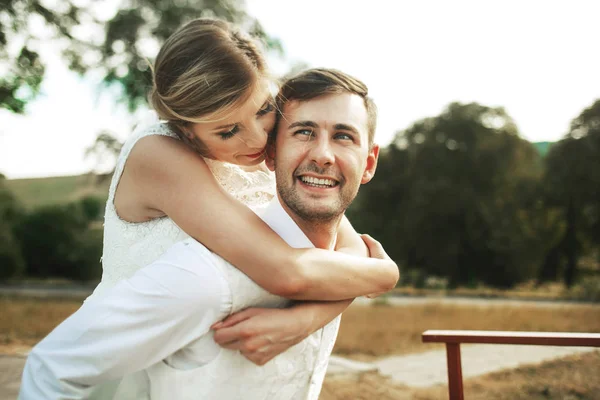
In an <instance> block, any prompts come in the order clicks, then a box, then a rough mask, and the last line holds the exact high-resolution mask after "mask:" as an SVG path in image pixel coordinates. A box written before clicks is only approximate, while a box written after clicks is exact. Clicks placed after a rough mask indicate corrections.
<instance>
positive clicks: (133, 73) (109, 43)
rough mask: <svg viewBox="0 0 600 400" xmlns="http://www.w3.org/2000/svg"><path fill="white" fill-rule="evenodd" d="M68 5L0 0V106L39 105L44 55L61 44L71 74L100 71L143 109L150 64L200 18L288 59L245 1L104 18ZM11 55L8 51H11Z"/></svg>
mask: <svg viewBox="0 0 600 400" xmlns="http://www.w3.org/2000/svg"><path fill="white" fill-rule="evenodd" d="M79 4H85V5H81V6H80V5H77V4H75V3H74V2H71V1H67V0H56V1H53V2H47V1H40V0H3V1H0V5H1V8H0V66H2V67H3V68H4V69H5V70H6V71H8V72H7V73H6V74H5V75H4V76H3V77H2V78H0V107H3V108H6V109H8V110H10V111H12V112H15V113H22V112H24V110H25V106H26V104H27V102H28V101H30V100H32V99H33V98H35V96H36V94H37V93H38V91H39V88H40V84H41V82H42V80H43V78H44V73H45V63H44V60H43V59H42V58H41V57H40V48H41V47H42V46H44V45H45V44H46V43H48V42H50V41H52V42H54V43H57V44H60V47H61V49H62V56H63V58H64V60H65V61H66V62H67V64H68V65H69V67H70V68H71V69H72V70H74V71H76V72H79V73H82V74H83V73H85V72H87V71H92V70H93V71H98V72H99V73H101V74H102V76H103V77H104V82H105V83H106V84H107V85H110V86H113V85H114V84H116V86H117V87H119V88H120V89H121V93H122V98H123V100H124V101H126V103H127V104H128V106H129V108H130V109H131V110H134V109H136V108H137V107H138V106H139V105H140V104H143V103H144V102H145V97H146V93H147V90H148V87H149V86H150V83H151V81H150V71H149V65H148V59H152V58H153V57H154V56H155V55H156V52H157V51H158V48H159V47H160V45H161V44H162V42H163V41H164V40H165V39H166V38H167V37H168V36H169V35H170V34H171V33H172V32H173V31H174V30H175V29H176V28H177V27H179V26H180V25H182V24H183V23H185V22H187V21H189V20H191V19H194V18H198V17H201V16H211V17H218V18H221V19H225V20H227V21H231V22H233V23H236V24H238V25H240V26H242V27H243V28H244V29H246V30H247V31H248V32H250V33H251V34H252V35H254V36H256V37H257V38H259V39H261V40H262V41H263V42H264V43H265V45H266V47H267V48H268V49H271V50H273V51H276V52H279V53H282V52H283V50H282V46H281V44H280V42H279V41H278V40H277V39H275V38H272V37H270V36H268V35H267V34H266V33H265V31H264V29H263V27H262V26H261V25H260V23H259V22H258V21H257V20H256V19H255V18H253V17H251V16H250V15H248V13H247V12H246V11H245V8H244V4H243V2H242V1H236V0H206V1H199V2H195V1H186V0H181V1H163V0H126V1H121V2H118V3H115V4H116V5H115V9H114V13H113V14H112V15H111V16H109V17H106V16H105V15H103V14H105V13H106V11H107V10H106V6H105V5H103V4H100V3H99V2H87V3H79ZM9 49H10V50H9Z"/></svg>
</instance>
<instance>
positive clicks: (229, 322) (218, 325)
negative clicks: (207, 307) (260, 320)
mask: <svg viewBox="0 0 600 400" xmlns="http://www.w3.org/2000/svg"><path fill="white" fill-rule="evenodd" d="M255 310H256V309H255V308H247V309H245V310H242V311H240V312H237V313H235V314H231V315H230V316H228V317H227V318H225V319H224V320H223V321H219V322H215V323H214V324H213V325H212V326H211V327H210V329H223V328H229V327H230V326H233V325H236V324H239V323H240V322H243V321H245V320H247V319H248V318H251V317H252V316H253V315H255V314H256V311H255Z"/></svg>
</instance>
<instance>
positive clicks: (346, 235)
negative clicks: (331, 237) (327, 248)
mask: <svg viewBox="0 0 600 400" xmlns="http://www.w3.org/2000/svg"><path fill="white" fill-rule="evenodd" d="M335 250H336V251H341V252H343V253H346V254H352V255H355V256H362V257H369V249H368V248H367V245H366V244H365V242H364V241H363V240H362V239H361V237H360V235H359V234H358V233H356V231H355V230H354V227H353V226H352V224H351V223H350V221H349V220H348V218H347V217H346V216H345V215H344V217H343V218H342V221H341V222H340V226H339V228H338V237H337V242H336V244H335Z"/></svg>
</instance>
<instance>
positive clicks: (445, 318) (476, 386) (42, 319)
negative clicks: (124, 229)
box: [0, 297, 600, 400]
mask: <svg viewBox="0 0 600 400" xmlns="http://www.w3.org/2000/svg"><path fill="white" fill-rule="evenodd" d="M80 304H81V302H80V301H74V300H36V299H23V298H7V297H5V298H0V316H1V318H0V353H13V352H15V351H21V350H23V349H26V348H27V347H30V346H32V345H34V344H35V343H37V342H38V341H39V340H40V339H41V338H43V337H44V336H45V335H46V334H47V333H48V332H50V331H51V330H52V329H53V328H54V327H55V326H56V325H57V324H58V323H60V322H61V321H62V320H64V319H65V318H67V317H68V316H69V315H70V314H71V313H72V312H74V311H75V310H77V308H79V306H80ZM427 329H495V330H537V331H573V332H575V331H585V332H600V306H597V305H596V306H592V305H569V306H564V307H563V306H560V307H557V306H553V307H537V306H519V307H514V306H494V307H485V306H457V305H442V304H439V305H436V304H428V305H411V306H390V305H385V304H380V305H377V306H361V305H353V306H352V307H350V308H349V309H348V310H347V311H346V312H345V313H344V316H343V318H342V326H341V329H340V333H339V336H338V340H337V344H336V347H335V350H334V352H335V353H337V354H340V355H343V356H348V357H351V358H355V359H360V360H371V359H373V358H375V357H381V356H385V355H390V354H407V353H416V352H422V351H425V350H429V349H431V348H432V347H440V346H441V345H435V344H428V345H425V344H423V343H421V336H420V335H421V333H422V332H423V331H424V330H427ZM599 376H600V352H596V353H588V354H583V355H576V356H572V357H568V358H565V359H562V360H557V361H553V362H548V363H545V364H542V365H540V366H535V367H522V368H519V369H517V370H513V371H504V372H500V373H494V374H490V375H486V376H482V377H479V378H475V379H471V380H468V381H466V382H465V394H466V397H467V398H468V399H481V400H483V399H492V400H493V399H496V400H504V399H507V400H508V399H534V400H535V399H556V400H558V399H586V400H591V399H600V379H598V377H599ZM446 396H447V395H446V389H445V387H434V388H428V389H414V388H408V387H405V386H402V385H397V384H394V383H392V382H390V381H389V380H388V379H386V378H385V377H383V376H381V375H378V374H377V373H366V374H362V375H359V376H356V377H352V378H350V377H339V376H334V377H328V378H327V379H326V381H325V385H324V387H323V393H322V396H321V400H342V399H343V400H348V399H365V400H366V399H369V400H371V399H380V400H387V399H418V400H432V399H444V398H447V397H446Z"/></svg>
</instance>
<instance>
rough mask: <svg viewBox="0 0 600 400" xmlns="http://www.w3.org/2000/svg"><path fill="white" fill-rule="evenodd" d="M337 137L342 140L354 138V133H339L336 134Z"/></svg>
mask: <svg viewBox="0 0 600 400" xmlns="http://www.w3.org/2000/svg"><path fill="white" fill-rule="evenodd" d="M335 138H336V139H341V140H353V138H352V135H349V134H347V133H338V134H336V135H335Z"/></svg>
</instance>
